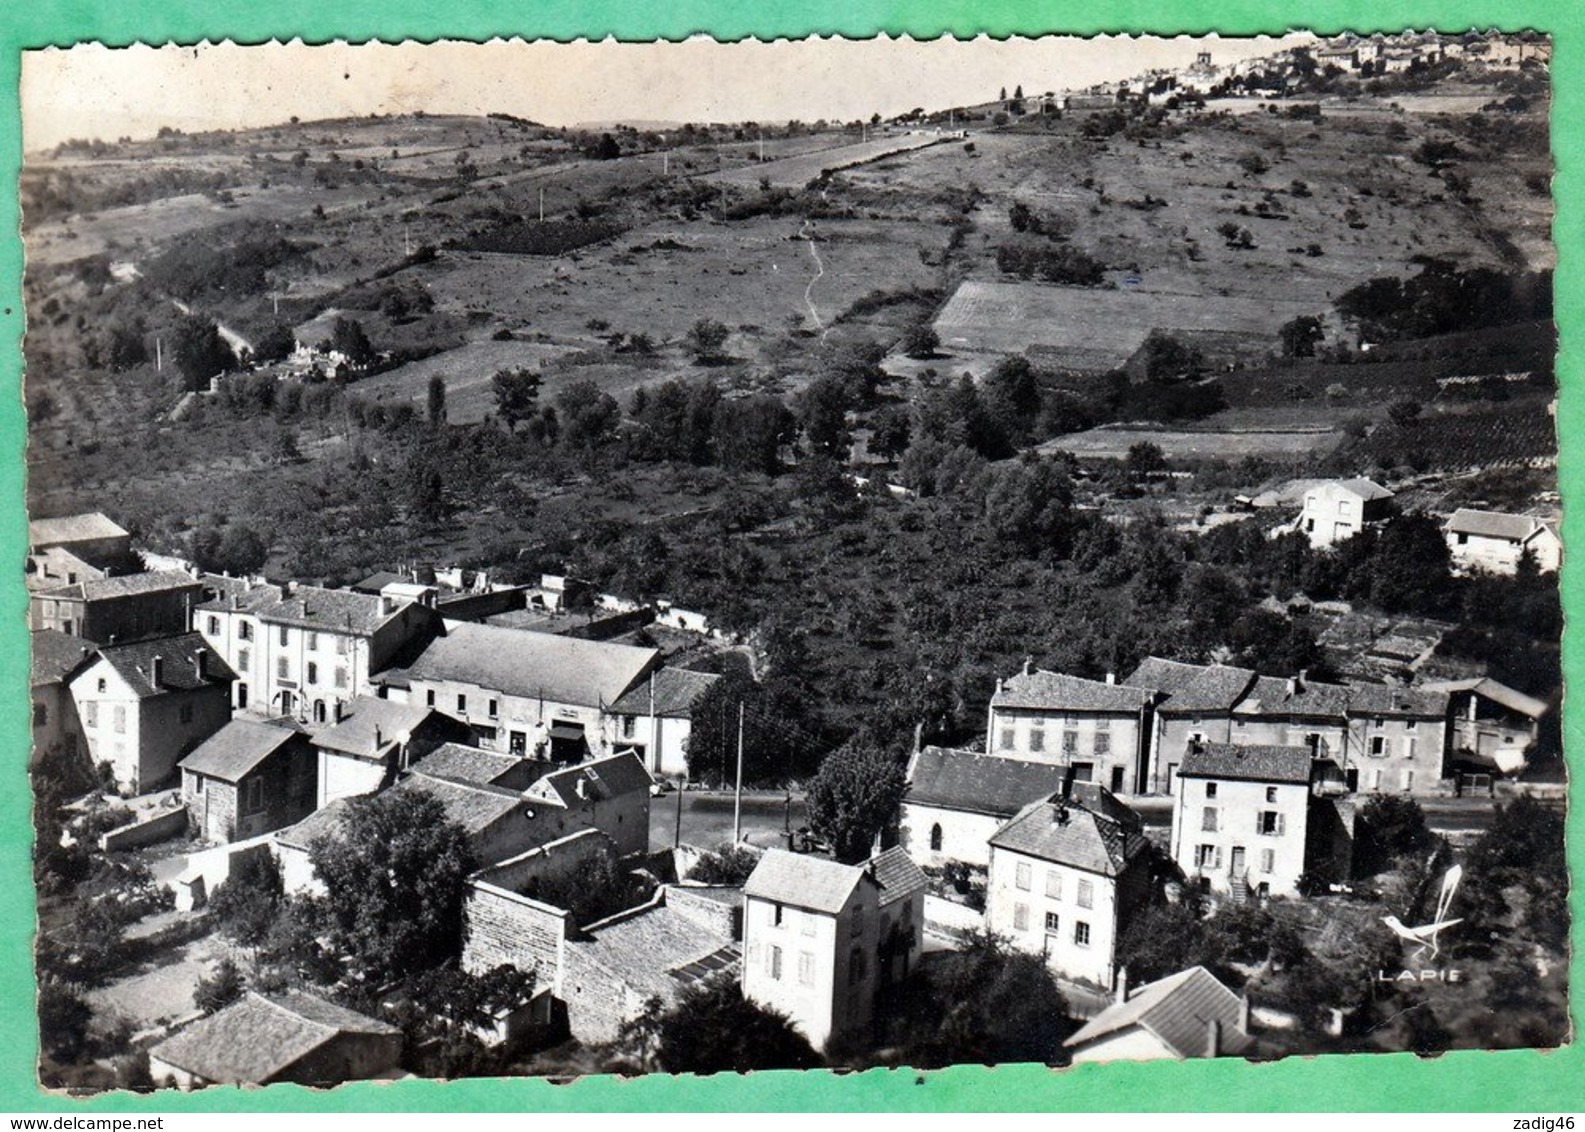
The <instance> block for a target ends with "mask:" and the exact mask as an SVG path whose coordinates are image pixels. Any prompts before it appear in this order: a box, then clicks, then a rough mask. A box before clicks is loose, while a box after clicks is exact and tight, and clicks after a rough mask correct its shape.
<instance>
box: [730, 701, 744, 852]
mask: <svg viewBox="0 0 1585 1132" xmlns="http://www.w3.org/2000/svg"><path fill="white" fill-rule="evenodd" d="M742 840H743V701H742V700H739V701H738V702H737V786H736V787H735V788H734V790H733V792H732V844H733V845H736V844H737V843H738V842H740V841H742Z"/></svg>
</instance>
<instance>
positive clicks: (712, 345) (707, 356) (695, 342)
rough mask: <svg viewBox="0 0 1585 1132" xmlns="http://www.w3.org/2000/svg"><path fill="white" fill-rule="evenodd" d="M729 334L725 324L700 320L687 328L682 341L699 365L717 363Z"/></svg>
mask: <svg viewBox="0 0 1585 1132" xmlns="http://www.w3.org/2000/svg"><path fill="white" fill-rule="evenodd" d="M730 334H731V331H730V330H728V329H727V328H726V326H725V324H723V323H720V322H717V321H716V320H715V319H713V318H701V319H700V320H699V321H698V322H695V323H694V324H693V325H692V326H691V327H689V328H688V333H687V334H686V335H684V337H683V341H684V343H685V344H686V345H687V347H688V350H689V352H690V353H692V354H693V356H694V360H695V361H697V362H699V363H700V364H701V365H708V364H710V363H711V362H715V361H719V360H720V357H721V349H722V347H724V346H725V345H726V340H727V337H728V336H729V335H730Z"/></svg>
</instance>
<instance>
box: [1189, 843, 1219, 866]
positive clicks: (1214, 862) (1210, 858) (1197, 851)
mask: <svg viewBox="0 0 1585 1132" xmlns="http://www.w3.org/2000/svg"><path fill="white" fill-rule="evenodd" d="M1221 864H1222V849H1221V846H1219V845H1196V846H1195V847H1194V867H1195V868H1197V869H1214V868H1218V867H1220V866H1221Z"/></svg>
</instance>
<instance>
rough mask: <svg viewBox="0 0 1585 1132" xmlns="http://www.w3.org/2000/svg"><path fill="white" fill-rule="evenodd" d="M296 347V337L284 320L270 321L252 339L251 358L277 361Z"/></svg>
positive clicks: (260, 360) (261, 360) (259, 360)
mask: <svg viewBox="0 0 1585 1132" xmlns="http://www.w3.org/2000/svg"><path fill="white" fill-rule="evenodd" d="M296 348H297V338H296V336H295V335H293V334H292V328H291V327H290V326H287V325H286V324H285V323H284V322H272V323H270V325H269V326H268V327H267V328H266V329H265V331H264V333H263V334H260V335H259V336H258V337H257V338H255V339H254V341H253V358H254V360H255V361H258V362H278V361H280V360H281V359H282V358H284V357H286V356H288V355H289V354H291V352H292V351H293V350H295V349H296Z"/></svg>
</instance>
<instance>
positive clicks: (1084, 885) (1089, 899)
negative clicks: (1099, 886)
mask: <svg viewBox="0 0 1585 1132" xmlns="http://www.w3.org/2000/svg"><path fill="white" fill-rule="evenodd" d="M1079 907H1080V908H1093V907H1095V882H1094V881H1088V880H1081V881H1080V882H1079Z"/></svg>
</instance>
